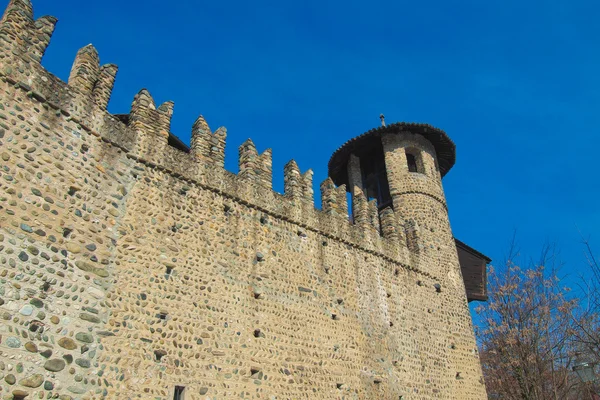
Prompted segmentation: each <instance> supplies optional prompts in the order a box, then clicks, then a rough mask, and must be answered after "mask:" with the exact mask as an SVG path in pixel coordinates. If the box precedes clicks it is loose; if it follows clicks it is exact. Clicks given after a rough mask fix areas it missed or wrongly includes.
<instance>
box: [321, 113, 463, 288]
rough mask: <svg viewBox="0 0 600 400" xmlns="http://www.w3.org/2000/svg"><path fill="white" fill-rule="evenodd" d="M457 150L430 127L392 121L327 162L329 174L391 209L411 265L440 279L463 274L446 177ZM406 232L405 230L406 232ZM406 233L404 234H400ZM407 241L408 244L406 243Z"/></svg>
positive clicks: (349, 188) (356, 140)
mask: <svg viewBox="0 0 600 400" xmlns="http://www.w3.org/2000/svg"><path fill="white" fill-rule="evenodd" d="M455 153H456V148H455V145H454V143H453V142H452V140H450V138H449V137H448V135H447V134H446V133H445V132H444V131H442V130H440V129H437V128H434V127H432V126H429V125H426V124H415V123H404V122H400V123H394V124H391V125H387V126H386V125H384V124H382V126H380V127H378V128H376V129H372V130H370V131H368V132H366V133H364V134H363V135H361V136H358V137H356V138H354V139H352V140H350V141H348V142H347V143H346V144H344V145H343V146H342V147H340V148H339V149H338V150H337V151H336V152H335V153H334V154H333V156H332V157H331V160H330V161H329V176H330V177H331V178H332V179H333V181H334V183H336V184H337V185H341V184H346V187H347V188H348V191H349V192H351V193H352V194H355V193H356V191H357V190H361V191H362V192H363V193H364V194H365V196H366V197H367V199H368V200H372V199H375V200H377V205H378V208H379V211H380V213H381V212H382V211H383V210H384V209H386V208H388V207H391V208H392V209H393V210H394V214H395V215H396V218H397V219H398V224H399V226H400V231H401V232H400V233H401V235H399V236H400V238H401V239H400V240H401V241H402V243H401V245H404V244H406V246H407V247H408V249H409V251H410V254H411V259H412V263H416V264H419V265H413V266H415V267H420V269H422V270H423V271H425V272H428V273H430V274H432V275H434V276H436V277H437V278H440V279H442V278H443V277H445V276H447V275H448V274H450V275H454V276H453V277H454V278H458V277H459V276H460V270H459V265H458V259H457V255H456V247H455V245H454V238H453V236H452V232H451V230H450V223H449V220H448V210H447V206H446V199H445V196H444V190H443V188H442V177H443V176H444V175H445V174H446V173H448V171H449V170H450V168H452V166H453V165H454V161H455ZM402 231H403V232H402ZM402 233H403V234H402ZM404 242H406V243H404Z"/></svg>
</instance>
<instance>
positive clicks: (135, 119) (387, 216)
mask: <svg viewBox="0 0 600 400" xmlns="http://www.w3.org/2000/svg"><path fill="white" fill-rule="evenodd" d="M55 23H56V19H54V18H52V17H43V18H40V19H38V20H37V21H34V20H33V10H32V7H31V3H30V2H29V1H27V0H12V1H11V2H10V4H9V7H8V9H7V11H6V12H5V14H4V17H3V19H2V25H1V26H0V36H1V38H2V39H3V40H1V41H0V55H1V56H2V59H3V60H4V61H5V68H3V69H0V77H1V78H2V80H3V81H5V82H7V83H8V84H11V85H15V86H18V87H19V88H21V89H23V90H24V91H25V92H26V93H27V94H28V95H29V97H32V98H34V99H35V100H36V101H38V102H40V103H42V104H43V106H44V107H46V108H48V109H52V110H55V112H56V114H57V115H59V116H62V117H64V118H67V119H70V120H74V121H76V122H77V123H78V124H80V126H81V127H82V129H86V130H88V131H90V132H91V133H93V134H94V135H96V136H97V137H99V138H101V139H102V140H103V141H104V142H108V143H110V144H111V145H114V146H117V147H119V148H120V149H121V150H122V151H124V152H126V153H127V155H128V157H130V158H133V159H135V160H138V161H139V162H140V163H142V164H144V165H146V166H147V167H148V168H152V169H155V168H158V169H160V170H162V171H165V173H168V174H171V175H172V176H173V177H175V178H176V179H184V180H185V181H187V182H188V184H196V185H198V186H199V187H201V188H203V189H205V190H210V191H214V193H217V194H219V195H221V196H224V197H225V198H227V199H230V200H233V201H239V202H240V203H241V204H244V205H247V206H249V207H254V208H256V209H258V210H260V211H261V212H263V213H266V214H270V215H273V216H275V217H277V218H281V219H283V220H285V221H289V222H290V223H294V224H298V225H299V226H301V227H303V229H308V230H312V231H314V232H317V233H319V234H322V235H324V236H325V237H331V238H334V239H336V240H340V241H342V242H343V243H347V244H348V245H351V246H357V247H359V248H364V249H365V250H367V251H369V252H373V253H374V254H381V255H382V256H384V257H388V258H389V260H391V261H394V262H397V263H399V265H406V264H407V263H408V262H409V260H407V259H406V257H404V256H402V255H401V254H402V252H399V251H398V249H399V246H400V247H404V248H406V246H405V243H406V241H407V240H406V239H405V238H404V235H405V230H404V228H402V226H403V225H404V222H403V221H401V220H400V217H399V216H398V214H394V211H393V210H392V209H391V208H390V209H387V210H383V211H382V210H380V209H379V208H378V204H377V202H376V201H375V200H373V199H371V198H368V197H367V196H366V194H365V192H363V191H362V190H360V189H358V188H359V187H360V186H361V185H362V182H361V177H360V175H358V174H355V179H354V181H353V182H352V191H353V194H352V198H353V201H352V204H353V209H352V214H353V216H352V218H350V219H349V218H348V213H349V205H348V197H347V193H346V191H347V185H346V184H340V185H339V186H336V185H335V184H334V182H333V180H332V179H331V178H328V179H326V180H325V181H324V182H323V183H322V184H321V185H320V192H321V197H322V201H321V204H322V210H317V209H315V207H314V191H313V171H312V170H311V169H308V170H306V171H305V172H301V170H300V168H299V166H298V164H297V163H296V162H295V161H294V160H292V161H290V162H288V163H287V164H286V165H285V166H284V193H283V194H279V193H276V192H274V191H273V190H272V185H273V177H272V176H273V174H272V168H273V166H272V151H271V150H270V149H268V150H266V151H264V152H263V153H262V154H259V152H258V150H257V148H256V146H255V144H254V143H253V142H252V140H250V139H248V140H247V141H246V142H244V143H243V144H242V145H241V146H240V148H239V173H238V174H237V175H236V174H233V173H231V172H229V171H226V170H225V169H224V160H225V147H226V139H227V130H226V129H225V128H224V127H221V128H218V129H217V130H216V131H214V132H213V131H212V130H211V128H210V127H209V125H208V123H207V122H206V120H205V118H204V117H203V116H200V117H199V118H198V119H197V120H196V121H195V123H194V124H193V126H192V128H191V145H190V147H189V148H187V146H186V145H185V144H183V143H181V141H179V140H178V139H176V137H175V136H174V135H173V134H172V133H171V131H170V128H171V119H172V116H173V108H174V103H173V102H171V101H167V102H165V103H163V104H161V105H160V106H157V105H156V102H155V100H154V98H153V97H152V95H151V94H150V92H149V91H148V90H146V89H142V90H140V92H139V93H137V94H136V95H135V97H134V99H133V102H132V105H131V109H130V111H129V113H128V114H117V115H112V114H110V113H109V112H108V111H107V110H106V107H107V105H108V102H109V100H110V96H111V93H112V90H113V86H114V84H115V78H116V74H117V71H118V68H117V66H116V65H114V64H105V65H102V66H101V65H100V57H99V55H98V52H97V50H96V49H95V47H94V46H93V45H88V46H85V47H83V48H82V49H80V50H79V51H78V53H77V55H76V57H75V61H74V63H73V67H72V69H71V73H70V76H69V80H68V82H67V83H65V82H63V81H61V80H60V79H58V78H57V77H55V76H54V75H52V74H51V73H49V72H48V71H46V70H45V69H44V68H43V67H42V66H41V64H40V60H41V56H42V55H43V52H44V51H45V49H46V47H47V45H48V43H49V41H50V37H51V34H52V32H53V29H54V24H55ZM174 142H176V144H175V143H174ZM352 166H353V168H354V170H356V171H358V169H359V167H360V160H359V159H358V158H356V159H353V160H352ZM136 174H137V173H136ZM353 176H354V175H353ZM409 231H410V230H409ZM408 236H410V235H408ZM423 273H425V274H427V272H423Z"/></svg>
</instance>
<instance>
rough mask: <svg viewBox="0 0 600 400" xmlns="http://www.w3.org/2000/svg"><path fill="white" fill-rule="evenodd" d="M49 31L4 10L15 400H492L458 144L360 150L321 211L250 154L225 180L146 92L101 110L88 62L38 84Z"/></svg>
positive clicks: (390, 143) (4, 256) (7, 336)
mask: <svg viewBox="0 0 600 400" xmlns="http://www.w3.org/2000/svg"><path fill="white" fill-rule="evenodd" d="M55 23H56V19H55V18H53V17H41V18H39V19H37V20H36V19H34V18H33V9H32V5H31V3H30V0H11V1H10V3H9V5H8V8H7V9H6V11H5V13H4V16H3V17H2V20H1V24H0V157H1V161H0V168H1V170H0V398H1V399H27V400H29V399H63V400H64V399H165V400H173V399H174V400H181V399H185V400H194V399H319V400H322V399H332V400H333V399H394V400H398V399H404V400H407V399H459V400H468V399H478V400H479V399H484V398H485V396H486V394H485V385H484V382H483V379H482V372H481V367H480V363H479V356H478V352H477V345H476V343H475V338H474V334H473V326H472V321H471V317H470V314H469V309H468V306H467V301H468V300H485V298H486V292H485V284H486V282H485V268H486V263H487V262H489V260H488V259H487V258H486V257H485V256H483V255H482V254H481V253H478V252H477V251H475V250H473V249H471V248H470V247H469V246H467V245H465V244H463V243H462V242H459V241H457V240H455V239H454V237H453V235H452V232H451V229H450V225H449V222H448V210H447V207H446V201H445V198H444V191H443V188H442V177H443V176H444V175H445V174H446V173H448V171H449V170H450V168H451V167H452V166H453V164H454V158H455V146H454V143H453V142H452V141H451V140H450V139H449V137H448V136H447V135H446V133H445V132H443V131H441V130H439V129H437V128H434V127H431V126H428V125H424V124H411V123H396V124H390V125H387V126H386V125H385V124H382V126H380V127H378V128H376V129H373V130H371V131H369V132H367V133H365V134H363V135H361V136H358V137H356V138H355V139H352V140H350V141H349V142H347V143H346V144H344V145H343V146H342V147H341V148H339V149H338V150H337V151H336V152H335V153H334V154H333V156H332V158H331V160H330V162H329V178H328V179H326V180H325V181H324V182H323V183H321V185H320V190H321V196H322V209H321V210H318V209H315V206H314V198H313V182H312V174H311V171H310V170H309V171H308V172H304V173H302V172H301V171H300V169H299V168H298V165H296V163H295V162H294V161H291V162H290V163H288V164H287V165H286V166H285V193H284V194H279V193H276V192H274V191H273V190H272V176H271V154H270V152H269V151H267V152H264V153H263V154H258V153H257V151H256V148H255V146H254V144H253V143H252V141H250V140H248V141H247V142H245V143H244V144H243V145H242V146H241V147H240V150H239V173H238V174H233V173H231V172H228V171H226V170H225V169H224V167H223V162H224V151H225V141H226V136H227V132H226V130H225V128H219V129H217V130H216V131H214V132H213V131H211V129H210V128H209V126H208V125H207V123H206V121H205V120H204V119H203V118H202V117H200V118H199V119H198V120H197V121H196V123H195V124H194V126H193V127H192V140H191V145H190V146H189V147H187V146H186V145H185V144H183V143H182V142H181V141H180V140H178V139H177V138H176V137H175V136H174V135H173V134H172V133H171V132H170V129H169V128H170V120H171V115H172V110H173V104H172V103H170V102H167V103H165V104H162V105H160V106H156V105H155V104H154V101H153V99H152V97H151V96H150V94H149V93H148V91H146V90H142V91H140V92H139V94H138V95H137V96H135V98H134V100H133V104H132V107H131V110H130V112H129V114H121V115H112V114H110V113H108V112H107V110H106V106H107V104H108V101H109V98H110V95H111V91H112V87H113V84H114V81H115V75H116V73H117V67H116V66H115V65H112V64H109V65H103V66H100V64H99V58H98V54H97V52H96V50H95V49H94V47H92V46H86V47H84V48H83V49H81V50H80V51H79V53H78V54H77V56H76V58H75V62H74V64H73V68H72V71H71V75H70V77H69V81H68V83H65V82H62V81H61V80H59V79H58V78H56V77H55V76H54V75H52V74H51V73H49V72H48V71H46V70H45V69H44V68H43V67H42V66H41V64H40V62H41V59H42V56H43V54H44V51H45V50H46V47H47V46H48V43H49V42H50V37H51V35H52V32H53V30H54V26H55ZM346 192H350V193H351V196H352V201H351V204H350V206H348V204H347V197H346ZM349 213H350V215H351V217H350V218H349V216H348V214H349ZM461 269H462V271H461ZM465 287H466V289H465Z"/></svg>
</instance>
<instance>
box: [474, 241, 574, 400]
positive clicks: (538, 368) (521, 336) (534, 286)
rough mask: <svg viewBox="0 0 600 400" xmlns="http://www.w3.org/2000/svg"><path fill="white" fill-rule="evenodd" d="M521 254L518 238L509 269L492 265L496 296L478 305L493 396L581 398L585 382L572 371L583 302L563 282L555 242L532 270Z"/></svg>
mask: <svg viewBox="0 0 600 400" xmlns="http://www.w3.org/2000/svg"><path fill="white" fill-rule="evenodd" d="M519 258H520V257H519V252H518V249H517V246H516V245H515V241H514V239H513V241H512V243H511V245H510V248H509V252H508V255H507V257H506V262H505V265H504V267H502V268H499V269H495V268H493V267H491V268H490V272H489V293H490V298H489V301H488V302H487V303H484V304H483V305H482V306H480V307H478V309H477V312H478V314H479V315H480V317H481V323H480V326H479V328H478V329H477V334H478V340H479V342H480V346H481V360H482V365H483V371H484V375H485V380H486V385H487V388H488V393H489V394H490V398H502V399H522V400H548V399H554V400H558V399H578V398H580V393H579V391H580V390H581V388H580V386H581V385H580V383H579V382H578V381H577V378H576V377H575V376H574V375H573V373H572V372H571V367H572V365H573V361H574V356H575V352H574V351H573V350H574V349H573V341H572V338H573V334H572V333H573V330H574V329H575V328H576V327H575V326H574V323H573V318H572V316H573V313H574V311H575V309H576V307H577V302H576V301H575V300H574V299H570V298H569V295H568V294H569V291H568V289H566V288H563V287H561V285H560V279H559V277H558V269H559V267H560V263H559V262H558V260H557V257H556V254H555V251H554V248H553V247H552V246H545V247H544V249H543V251H542V253H541V256H540V258H539V260H538V261H529V262H528V263H527V264H528V265H527V268H522V267H520V266H519V263H518V262H517V260H518V259H519ZM492 394H493V395H494V396H491V395H492Z"/></svg>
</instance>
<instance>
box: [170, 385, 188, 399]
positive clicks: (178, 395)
mask: <svg viewBox="0 0 600 400" xmlns="http://www.w3.org/2000/svg"><path fill="white" fill-rule="evenodd" d="M184 392H185V387H184V386H175V390H174V391H173V400H183V393H184Z"/></svg>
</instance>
